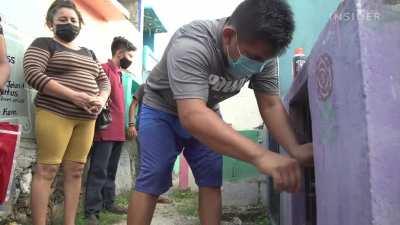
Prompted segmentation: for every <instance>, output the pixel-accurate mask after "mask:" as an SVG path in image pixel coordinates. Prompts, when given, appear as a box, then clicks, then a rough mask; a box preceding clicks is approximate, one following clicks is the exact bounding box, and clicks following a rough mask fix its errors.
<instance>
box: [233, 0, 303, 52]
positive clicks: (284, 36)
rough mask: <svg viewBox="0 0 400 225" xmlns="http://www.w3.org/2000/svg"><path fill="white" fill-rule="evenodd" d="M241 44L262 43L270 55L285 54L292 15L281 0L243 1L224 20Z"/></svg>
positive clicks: (292, 30)
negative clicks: (243, 42)
mask: <svg viewBox="0 0 400 225" xmlns="http://www.w3.org/2000/svg"><path fill="white" fill-rule="evenodd" d="M228 24H229V25H232V26H233V27H234V28H235V29H236V30H237V33H238V39H239V40H242V41H264V42H265V43H267V44H268V45H270V46H271V48H272V51H273V53H274V55H281V54H283V53H284V52H285V50H286V49H287V47H288V46H289V44H290V42H291V41H292V37H293V32H294V29H295V23H294V20H293V12H292V10H291V8H290V6H289V5H288V3H287V2H286V1H284V0H245V1H243V2H242V3H240V5H239V6H238V7H237V8H236V9H235V11H234V12H233V13H232V15H231V17H230V18H229V20H228Z"/></svg>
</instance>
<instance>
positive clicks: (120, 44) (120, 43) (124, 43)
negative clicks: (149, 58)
mask: <svg viewBox="0 0 400 225" xmlns="http://www.w3.org/2000/svg"><path fill="white" fill-rule="evenodd" d="M120 49H121V50H123V51H136V47H135V46H134V45H133V44H132V43H131V42H130V41H128V40H127V39H126V38H124V37H115V38H114V40H113V42H112V44H111V54H112V55H113V56H114V55H115V53H117V51H118V50H120Z"/></svg>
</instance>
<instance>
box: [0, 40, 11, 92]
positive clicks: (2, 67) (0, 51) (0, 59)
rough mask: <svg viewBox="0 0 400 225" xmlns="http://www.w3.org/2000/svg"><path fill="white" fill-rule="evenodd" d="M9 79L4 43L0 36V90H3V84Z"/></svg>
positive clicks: (8, 66)
mask: <svg viewBox="0 0 400 225" xmlns="http://www.w3.org/2000/svg"><path fill="white" fill-rule="evenodd" d="M9 78H10V65H9V63H8V59H7V51H6V43H5V40H4V37H3V35H2V34H0V90H3V89H4V87H5V84H6V83H7V81H8V79H9Z"/></svg>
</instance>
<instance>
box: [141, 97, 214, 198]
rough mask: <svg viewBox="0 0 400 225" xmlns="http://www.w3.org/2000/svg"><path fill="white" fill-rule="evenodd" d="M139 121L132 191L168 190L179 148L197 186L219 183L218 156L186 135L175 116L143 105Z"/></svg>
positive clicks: (160, 191) (161, 191) (152, 193)
mask: <svg viewBox="0 0 400 225" xmlns="http://www.w3.org/2000/svg"><path fill="white" fill-rule="evenodd" d="M139 120H140V122H139V135H138V139H139V148H140V171H139V175H138V177H137V179H136V185H135V187H136V191H138V192H143V193H147V194H151V195H155V196H158V195H161V194H163V193H165V192H166V191H168V189H169V188H170V187H171V186H172V169H173V166H174V163H175V160H176V159H177V157H178V155H179V154H180V153H181V152H182V151H183V155H184V156H185V158H186V160H187V162H188V164H189V165H190V168H191V169H192V172H193V176H194V178H195V180H196V184H197V185H198V186H199V187H214V188H219V187H221V186H222V156H221V155H220V154H218V153H216V152H215V151H213V150H211V149H210V148H208V147H207V146H206V145H204V144H202V143H200V142H199V141H198V140H196V139H195V138H194V137H193V136H192V135H190V133H189V132H188V131H186V130H185V129H184V128H183V127H182V126H181V124H180V122H179V118H178V117H177V116H176V115H173V114H170V113H166V112H163V111H160V110H157V109H154V108H152V107H149V106H147V105H144V104H143V105H142V110H141V112H140V116H139Z"/></svg>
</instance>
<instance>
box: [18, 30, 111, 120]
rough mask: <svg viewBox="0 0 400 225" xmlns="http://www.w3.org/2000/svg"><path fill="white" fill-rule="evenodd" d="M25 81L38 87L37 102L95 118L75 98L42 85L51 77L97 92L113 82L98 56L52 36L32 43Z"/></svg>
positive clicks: (77, 88) (68, 113) (62, 112)
mask: <svg viewBox="0 0 400 225" xmlns="http://www.w3.org/2000/svg"><path fill="white" fill-rule="evenodd" d="M23 66H24V72H25V81H26V82H27V83H28V84H29V85H30V86H32V87H33V88H34V89H36V90H38V94H37V96H36V99H35V105H36V106H37V107H40V108H44V109H47V110H49V111H52V112H54V113H57V114H59V115H61V116H66V117H72V118H82V119H96V115H91V114H89V113H87V112H86V111H85V110H84V109H81V108H79V107H78V106H76V105H75V104H73V103H72V102H70V101H68V100H64V99H61V98H57V97H54V96H50V95H46V94H44V93H43V89H44V87H45V86H46V84H47V83H48V82H49V81H50V80H54V81H57V82H58V83H60V84H62V85H64V86H66V87H68V88H71V89H73V90H75V91H79V92H85V93H87V94H88V95H92V96H94V95H98V93H99V91H100V90H104V91H108V90H109V89H110V82H109V80H108V78H107V75H106V74H105V73H104V71H103V69H102V67H101V65H100V64H99V63H98V62H96V60H95V56H94V55H92V54H91V52H90V51H89V50H88V49H86V48H81V49H80V50H73V49H69V48H66V47H64V46H63V45H61V44H59V43H58V42H56V41H54V40H53V39H52V38H38V39H36V40H34V41H33V43H32V44H31V45H30V46H29V48H28V49H27V51H26V52H25V56H24V62H23Z"/></svg>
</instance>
